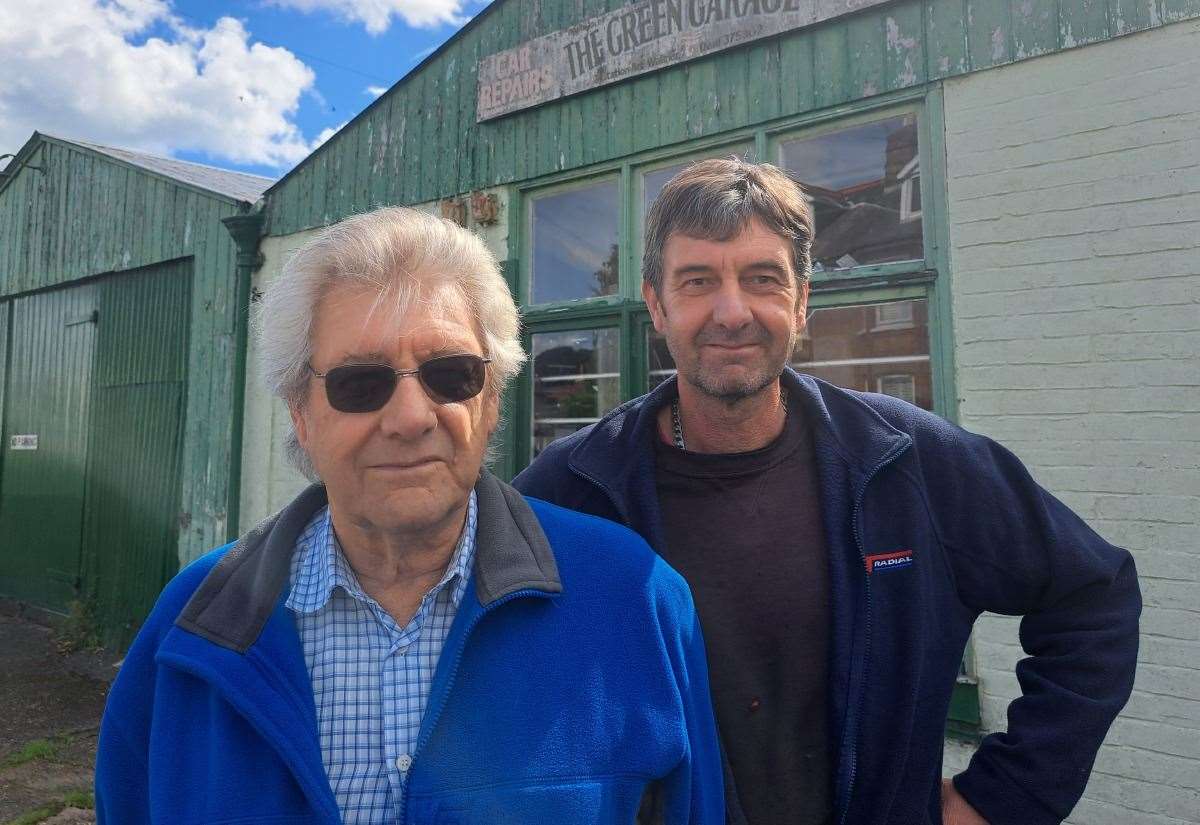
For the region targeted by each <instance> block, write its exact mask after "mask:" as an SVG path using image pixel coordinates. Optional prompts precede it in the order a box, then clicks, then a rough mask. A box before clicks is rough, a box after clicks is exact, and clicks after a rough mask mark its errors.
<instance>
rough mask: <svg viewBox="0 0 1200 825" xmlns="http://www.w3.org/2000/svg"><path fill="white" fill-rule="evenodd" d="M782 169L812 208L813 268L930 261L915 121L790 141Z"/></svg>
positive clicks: (880, 123)
mask: <svg viewBox="0 0 1200 825" xmlns="http://www.w3.org/2000/svg"><path fill="white" fill-rule="evenodd" d="M782 161H783V163H784V165H785V166H786V167H787V168H788V170H789V171H790V172H792V174H793V175H795V176H796V178H797V179H798V180H799V181H800V182H801V185H802V186H803V187H804V191H805V193H806V194H807V195H808V197H809V199H810V202H811V203H812V205H813V215H814V218H815V222H816V238H815V240H814V242H813V264H814V268H816V269H818V270H829V269H846V268H849V267H853V266H860V265H866V264H878V263H887V262H890V261H910V260H920V259H921V258H922V257H924V250H923V243H922V238H921V196H920V179H921V178H920V174H921V172H920V156H919V152H918V145H917V121H916V118H914V117H911V116H904V117H894V118H888V119H886V120H881V121H877V122H875V123H867V124H863V125H861V126H853V127H850V128H848V129H842V130H838V131H835V132H831V133H828V134H824V135H819V136H817V137H814V138H806V139H800V140H796V141H790V142H787V143H785V144H783V145H782Z"/></svg>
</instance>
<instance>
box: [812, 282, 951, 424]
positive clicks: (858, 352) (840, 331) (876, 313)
mask: <svg viewBox="0 0 1200 825" xmlns="http://www.w3.org/2000/svg"><path fill="white" fill-rule="evenodd" d="M792 366H794V367H795V368H796V369H798V370H800V371H801V372H807V373H809V374H810V375H814V376H816V377H817V378H822V379H824V380H826V381H829V382H831V383H833V384H837V385H838V386H841V387H848V388H849V389H853V390H862V391H864V392H881V393H884V394H886V395H892V396H895V397H897V398H902V399H904V400H905V401H908V402H909V403H912V404H916V405H917V406H919V407H924V408H925V409H927V410H930V409H933V382H932V375H931V372H930V362H929V331H928V305H927V303H926V301H925V300H923V299H918V300H910V301H892V302H888V303H879V304H857V305H852V306H842V307H830V308H827V309H816V310H814V311H813V313H812V316H811V318H810V320H809V322H808V327H807V328H806V330H805V334H803V335H802V336H801V338H800V340H799V342H798V343H797V345H796V351H795V353H794V355H793V357H792Z"/></svg>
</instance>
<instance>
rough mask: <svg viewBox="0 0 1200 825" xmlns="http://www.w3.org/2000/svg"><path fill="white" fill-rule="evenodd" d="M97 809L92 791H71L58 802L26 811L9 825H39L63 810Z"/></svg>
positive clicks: (11, 820)
mask: <svg viewBox="0 0 1200 825" xmlns="http://www.w3.org/2000/svg"><path fill="white" fill-rule="evenodd" d="M95 807H96V797H95V796H93V795H92V792H91V791H71V792H70V793H68V794H67V795H66V796H64V797H63V798H62V799H60V800H58V801H57V802H48V803H47V804H45V805H39V806H38V807H36V808H34V809H33V810H30V811H26V812H25V813H23V814H21V815H20V816H18V817H17V818H16V819H10V820H9V821H8V823H7V825H37V824H38V823H39V822H45V821H46V820H47V819H49V818H50V817H52V816H54V815H56V814H59V813H62V810H63V808H84V809H87V810H91V809H93V808H95Z"/></svg>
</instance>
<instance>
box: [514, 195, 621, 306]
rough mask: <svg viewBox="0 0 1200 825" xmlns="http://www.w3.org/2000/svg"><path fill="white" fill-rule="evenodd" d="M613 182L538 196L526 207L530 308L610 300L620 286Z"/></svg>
mask: <svg viewBox="0 0 1200 825" xmlns="http://www.w3.org/2000/svg"><path fill="white" fill-rule="evenodd" d="M620 212H621V210H620V203H619V200H618V185H617V180H616V179H615V178H613V179H609V180H604V181H600V182H597V183H592V184H588V185H586V186H581V187H577V188H573V189H568V190H565V191H563V190H559V191H556V192H550V193H548V194H544V195H537V196H535V197H533V198H532V199H531V200H530V202H529V237H530V245H531V247H532V249H531V253H532V254H531V256H530V259H531V262H530V272H529V302H530V303H532V304H548V303H554V302H558V301H574V300H579V299H582V298H596V297H601V296H605V295H614V294H616V292H617V289H618V286H619V283H620V258H621V244H620Z"/></svg>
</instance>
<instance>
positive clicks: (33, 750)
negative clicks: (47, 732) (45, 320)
mask: <svg viewBox="0 0 1200 825" xmlns="http://www.w3.org/2000/svg"><path fill="white" fill-rule="evenodd" d="M64 744H66V743H64V742H62V741H61V740H50V739H34V740H32V741H30V742H26V743H25V744H24V745H22V746H21V748H20V750H16V751H13V752H12V753H10V754H9V755H8V756H7V757H5V759H4V767H6V768H15V767H16V766H17V765H24V764H25V763H26V762H34V761H36V760H38V759H54V758H55V757H56V756H58V752H59V751H60V750H62V746H63V745H64Z"/></svg>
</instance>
